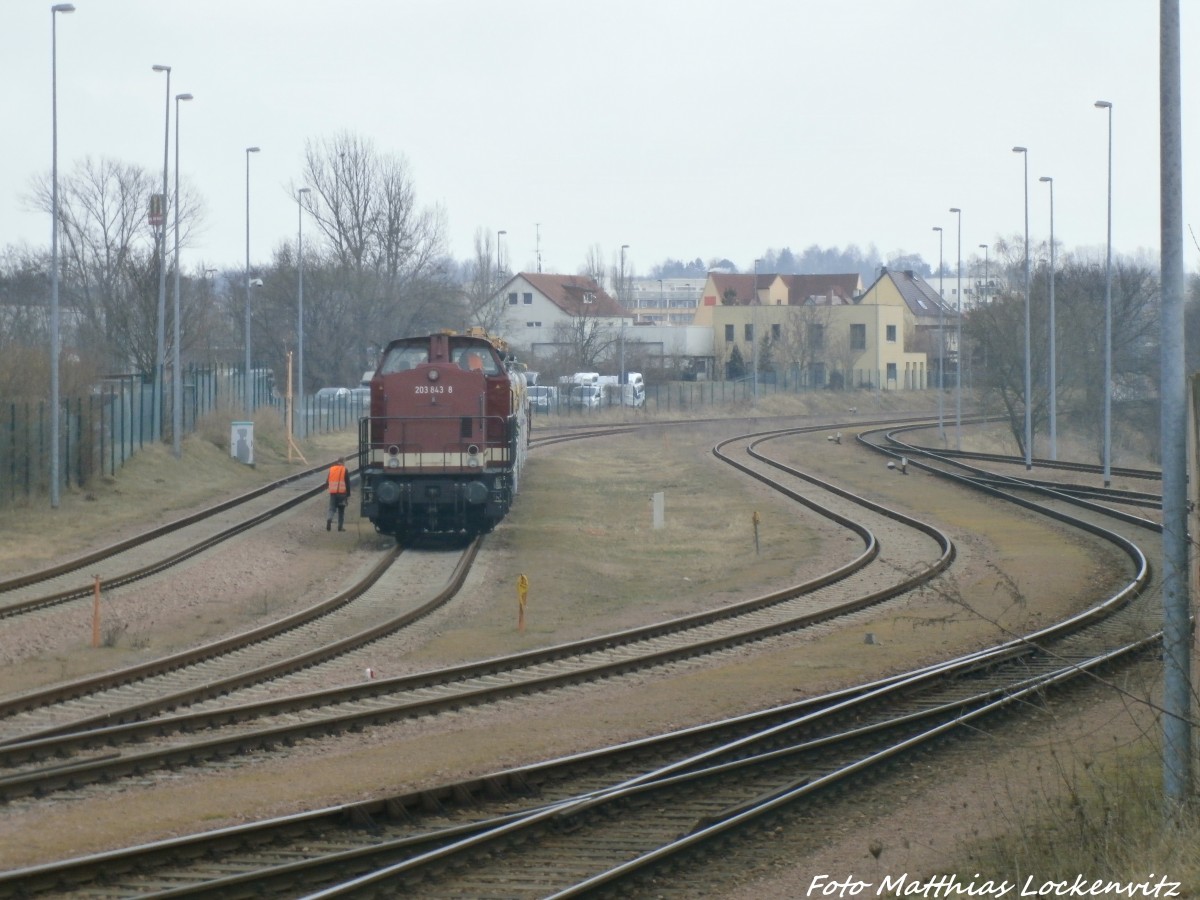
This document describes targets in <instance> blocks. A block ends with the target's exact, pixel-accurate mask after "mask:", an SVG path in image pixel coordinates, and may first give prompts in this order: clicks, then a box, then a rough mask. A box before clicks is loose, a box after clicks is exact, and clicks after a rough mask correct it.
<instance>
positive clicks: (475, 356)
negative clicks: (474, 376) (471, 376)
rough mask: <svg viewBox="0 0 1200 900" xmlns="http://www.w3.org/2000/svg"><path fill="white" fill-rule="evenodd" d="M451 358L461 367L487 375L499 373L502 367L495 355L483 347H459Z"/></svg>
mask: <svg viewBox="0 0 1200 900" xmlns="http://www.w3.org/2000/svg"><path fill="white" fill-rule="evenodd" d="M451 359H453V360H454V362H455V364H456V365H457V366H458V367H459V368H460V369H466V370H467V371H468V372H483V374H485V375H499V374H500V367H499V365H497V363H496V359H495V357H493V356H492V354H490V353H488V352H487V350H485V349H483V348H481V347H459V348H458V349H456V350H454V351H453V352H452V353H451Z"/></svg>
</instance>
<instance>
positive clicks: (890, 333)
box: [887, 325, 896, 344]
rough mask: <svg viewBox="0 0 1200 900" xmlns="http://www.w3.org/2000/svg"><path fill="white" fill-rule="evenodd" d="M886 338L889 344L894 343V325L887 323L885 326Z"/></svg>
mask: <svg viewBox="0 0 1200 900" xmlns="http://www.w3.org/2000/svg"><path fill="white" fill-rule="evenodd" d="M887 340H888V343H889V344H894V343H896V326H895V325H889V326H888V327H887Z"/></svg>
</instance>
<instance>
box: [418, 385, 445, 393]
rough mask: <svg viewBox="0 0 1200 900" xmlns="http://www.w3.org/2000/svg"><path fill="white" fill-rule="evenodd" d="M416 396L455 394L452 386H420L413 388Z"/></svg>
mask: <svg viewBox="0 0 1200 900" xmlns="http://www.w3.org/2000/svg"><path fill="white" fill-rule="evenodd" d="M413 393H414V394H453V393H454V385H452V384H418V385H416V386H415V387H413Z"/></svg>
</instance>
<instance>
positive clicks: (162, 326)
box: [150, 65, 171, 441]
mask: <svg viewBox="0 0 1200 900" xmlns="http://www.w3.org/2000/svg"><path fill="white" fill-rule="evenodd" d="M150 68H151V69H153V70H154V71H155V72H166V73H167V97H166V111H165V112H164V113H163V177H162V221H161V222H160V224H159V225H158V234H157V235H156V237H157V238H158V318H157V319H156V320H155V329H154V409H153V411H152V413H151V428H152V430H153V432H154V439H155V440H156V441H161V440H162V407H163V368H164V367H165V365H166V359H167V349H166V345H167V339H166V334H167V328H166V321H167V154H168V153H169V152H170V147H171V67H170V66H158V65H156V66H151V67H150Z"/></svg>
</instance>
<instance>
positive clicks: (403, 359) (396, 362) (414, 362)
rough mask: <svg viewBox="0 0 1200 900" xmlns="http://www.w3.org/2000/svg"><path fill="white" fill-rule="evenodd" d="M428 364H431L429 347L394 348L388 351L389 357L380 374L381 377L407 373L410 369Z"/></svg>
mask: <svg viewBox="0 0 1200 900" xmlns="http://www.w3.org/2000/svg"><path fill="white" fill-rule="evenodd" d="M427 362H429V348H428V347H425V346H421V347H393V348H392V349H391V350H389V351H388V355H387V357H386V358H385V359H384V361H383V364H382V365H381V366H380V367H379V372H380V374H381V375H391V374H393V373H395V372H407V371H408V370H409V369H413V368H416V367H417V366H419V365H421V364H422V363H427Z"/></svg>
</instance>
